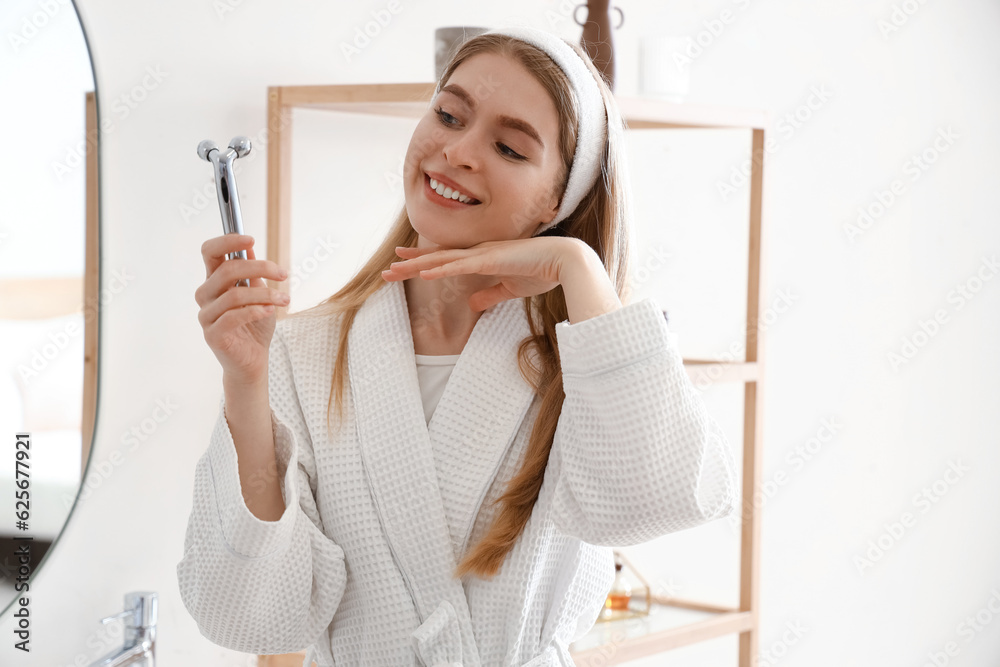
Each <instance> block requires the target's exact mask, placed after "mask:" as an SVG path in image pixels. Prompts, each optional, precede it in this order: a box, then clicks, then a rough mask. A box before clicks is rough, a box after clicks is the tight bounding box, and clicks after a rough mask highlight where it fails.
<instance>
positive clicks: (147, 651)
mask: <svg viewBox="0 0 1000 667" xmlns="http://www.w3.org/2000/svg"><path fill="white" fill-rule="evenodd" d="M119 618H123V619H124V622H125V643H124V645H123V646H122V647H121V648H120V649H118V650H116V651H112V652H111V653H109V654H107V655H106V656H104V657H103V658H101V659H100V660H98V661H97V662H93V663H91V664H90V667H125V665H129V666H130V667H156V593H149V592H144V591H136V592H132V593H126V594H125V611H123V612H120V613H118V614H115V615H114V616H108V617H107V618H102V619H101V623H105V624H107V623H110V622H111V621H114V620H117V619H119Z"/></svg>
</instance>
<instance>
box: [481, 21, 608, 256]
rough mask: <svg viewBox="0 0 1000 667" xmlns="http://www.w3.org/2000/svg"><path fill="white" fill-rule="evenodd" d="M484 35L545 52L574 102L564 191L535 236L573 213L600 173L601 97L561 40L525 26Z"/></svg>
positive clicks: (604, 132)
mask: <svg viewBox="0 0 1000 667" xmlns="http://www.w3.org/2000/svg"><path fill="white" fill-rule="evenodd" d="M484 34H501V35H508V36H510V37H514V38H517V39H519V40H522V41H525V42H527V43H529V44H531V45H533V46H537V47H538V48H539V49H541V50H542V51H544V52H545V53H547V54H548V55H549V57H550V58H552V60H553V61H555V63H556V64H557V65H558V66H559V67H560V69H562V71H563V72H564V73H565V74H566V78H568V79H569V83H570V86H571V87H572V88H573V93H574V94H575V95H576V99H577V102H578V109H579V116H580V121H579V130H578V132H577V138H576V151H575V153H574V154H573V163H572V164H571V165H570V169H569V181H568V182H567V183H566V192H565V193H564V194H563V198H562V203H561V205H560V206H559V211H558V212H557V213H556V216H555V217H554V218H552V220H550V221H549V222H547V223H545V224H544V225H542V226H541V227H539V228H538V230H537V231H536V232H535V235H536V236H537V235H538V234H541V233H542V232H544V231H545V230H547V229H549V228H550V227H553V226H555V225H556V224H557V223H559V222H561V221H562V220H564V219H565V218H566V217H567V216H569V214H570V213H572V212H573V211H575V210H576V207H577V206H579V205H580V202H581V201H583V198H584V196H586V194H587V192H589V191H590V189H591V188H592V187H594V183H595V182H596V181H597V177H598V175H599V174H600V173H601V158H602V157H603V156H604V146H605V143H606V142H607V120H606V117H605V114H606V113H607V111H606V109H605V107H604V98H603V97H602V96H601V90H600V88H598V87H597V81H595V80H594V75H593V74H591V72H590V69H589V68H588V67H587V65H586V63H584V62H583V60H582V59H581V58H580V55H579V54H578V53H577V52H576V51H574V50H573V48H572V47H571V46H570V45H569V44H568V43H567V42H566V41H565V40H563V39H562V38H561V37H558V36H557V35H553V34H552V33H550V32H546V31H544V30H540V29H538V28H532V27H529V26H515V27H507V28H498V29H495V30H489V31H487V32H486V33H484Z"/></svg>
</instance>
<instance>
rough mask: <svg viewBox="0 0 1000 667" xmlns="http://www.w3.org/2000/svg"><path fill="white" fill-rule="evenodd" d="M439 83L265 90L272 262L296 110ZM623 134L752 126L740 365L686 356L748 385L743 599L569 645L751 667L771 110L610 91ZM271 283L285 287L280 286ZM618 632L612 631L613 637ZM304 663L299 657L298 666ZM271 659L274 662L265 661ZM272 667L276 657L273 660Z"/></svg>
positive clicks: (397, 94) (427, 91)
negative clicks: (692, 647)
mask: <svg viewBox="0 0 1000 667" xmlns="http://www.w3.org/2000/svg"><path fill="white" fill-rule="evenodd" d="M434 89H435V84H434V83H433V82H431V83H376V84H342V85H328V86H327V85H321V86H272V87H270V88H268V129H269V135H268V157H267V160H268V202H267V215H268V219H267V224H268V236H267V252H268V259H270V260H272V261H274V262H277V263H278V264H281V265H282V266H288V265H289V264H290V262H289V259H290V257H289V255H290V248H291V133H292V126H293V116H292V111H293V110H294V109H297V108H298V109H315V110H325V111H333V112H340V113H352V114H366V115H375V116H392V117H397V118H411V119H417V118H419V117H421V116H422V115H423V114H425V113H426V112H427V108H428V104H429V102H430V100H431V99H432V97H433V94H434ZM615 99H616V101H617V102H618V106H619V108H620V109H621V112H622V116H623V117H624V119H625V122H626V125H627V126H628V129H629V130H640V129H677V128H684V129H698V128H701V129H746V130H749V131H750V155H751V160H750V178H749V182H750V188H749V198H750V212H749V243H748V248H747V258H748V262H747V301H746V304H747V310H746V322H747V328H746V334H745V340H744V341H741V342H743V343H744V349H745V350H746V353H745V356H746V360H745V361H730V360H721V359H685V360H684V369H685V371H687V373H688V376H689V377H690V378H691V380H692V382H693V383H694V384H695V386H699V387H700V386H706V385H708V384H712V383H717V382H742V383H744V403H743V470H742V497H741V499H740V503H739V507H740V510H739V511H740V515H741V521H742V525H741V530H740V604H739V608H737V609H727V608H723V607H717V606H714V605H709V604H704V603H699V602H693V601H683V600H677V599H674V598H671V599H663V598H659V597H657V596H653V598H652V599H653V602H654V604H653V609H652V610H651V613H650V615H649V616H647V617H644V618H634V619H627V620H621V621H610V622H607V623H599V624H597V625H596V626H595V627H594V628H593V629H592V630H591V632H590V633H588V634H587V635H586V636H585V637H583V638H582V639H581V640H579V641H577V642H574V644H573V645H572V646H571V650H572V651H573V653H574V660H575V661H576V662H577V664H580V665H593V664H616V663H620V662H625V661H627V660H634V659H636V658H641V657H645V656H650V655H655V654H657V653H661V652H663V651H667V650H670V649H672V648H676V647H679V646H685V645H688V644H693V643H695V642H699V641H703V640H706V639H711V638H714V637H720V636H723V635H727V634H732V633H738V634H739V667H750V666H751V665H752V664H756V658H757V654H758V641H759V638H758V604H759V591H760V587H759V572H760V512H759V510H758V508H757V507H756V505H755V503H754V495H755V493H756V490H757V489H758V488H759V487H760V484H761V469H762V458H763V456H762V455H763V449H762V443H763V435H762V434H763V431H762V424H761V417H762V415H763V407H762V403H761V397H760V387H761V382H762V379H763V371H764V359H763V345H762V343H763V339H764V332H763V331H760V330H759V329H758V327H757V323H758V321H759V316H760V304H761V301H762V296H763V295H762V294H761V286H762V284H763V276H764V273H763V269H764V267H765V265H766V263H765V262H764V248H765V243H764V235H763V231H764V230H763V225H762V222H763V199H764V180H763V171H764V153H765V151H764V146H765V132H766V128H767V127H768V126H769V125H770V121H771V114H770V112H768V111H766V110H760V109H742V108H731V107H717V106H704V105H692V104H677V103H673V102H666V101H661V100H653V99H646V98H639V97H623V96H616V97H615ZM271 286H272V287H274V288H276V289H279V290H287V288H288V285H287V284H286V283H281V284H274V285H271ZM616 633H617V634H616ZM300 663H301V658H300V662H299V663H297V664H300ZM268 664H271V663H268ZM274 664H277V663H274Z"/></svg>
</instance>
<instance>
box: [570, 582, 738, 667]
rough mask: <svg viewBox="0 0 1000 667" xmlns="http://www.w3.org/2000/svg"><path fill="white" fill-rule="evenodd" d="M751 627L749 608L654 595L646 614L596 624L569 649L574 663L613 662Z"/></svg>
mask: <svg viewBox="0 0 1000 667" xmlns="http://www.w3.org/2000/svg"><path fill="white" fill-rule="evenodd" d="M752 627H753V622H752V617H751V614H750V612H748V611H740V610H738V609H727V608H724V607H713V606H712V605H702V604H698V603H693V602H686V601H682V600H675V599H668V598H663V597H660V596H653V597H652V608H651V609H650V612H649V615H648V616H640V617H637V618H629V619H625V620H618V621H606V622H600V623H595V624H594V627H593V628H591V630H590V632H588V633H587V634H586V635H584V636H583V637H582V638H580V639H578V640H577V641H575V642H573V643H572V644H570V647H569V648H570V653H572V655H573V661H574V662H575V663H576V664H577V665H593V664H598V661H600V664H608V665H614V664H618V663H621V662H627V661H629V660H638V659H639V658H645V657H648V656H651V655H657V654H659V653H662V652H663V651H667V650H670V649H674V648H679V647H681V646H687V645H689V644H694V643H697V642H700V641H704V640H706V639H714V638H716V637H722V636H725V635H728V634H732V633H734V632H746V631H748V630H750V629H752Z"/></svg>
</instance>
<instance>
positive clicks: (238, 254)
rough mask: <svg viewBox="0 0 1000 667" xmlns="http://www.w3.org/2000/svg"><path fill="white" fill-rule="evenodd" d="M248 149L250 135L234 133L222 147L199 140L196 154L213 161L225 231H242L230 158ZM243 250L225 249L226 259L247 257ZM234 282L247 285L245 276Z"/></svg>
mask: <svg viewBox="0 0 1000 667" xmlns="http://www.w3.org/2000/svg"><path fill="white" fill-rule="evenodd" d="M249 153H250V138H249V137H233V140H232V141H230V142H229V146H228V147H227V148H226V149H225V150H224V151H223V150H220V149H219V146H218V144H216V143H215V142H214V141H209V140H208V139H206V140H205V141H202V142H201V143H199V144H198V157H200V158H201V159H202V160H207V161H209V162H211V163H212V167H213V169H214V171H215V193H216V194H217V195H218V198H219V212H220V213H221V214H222V229H223V230H224V231H225V233H226V234H242V233H243V215H242V214H241V213H240V195H239V192H238V191H237V190H236V175H235V174H234V173H233V161H234V160H236V158H240V157H244V156H246V155H248V154H249ZM246 258H247V251H246V250H237V251H235V252H231V253H228V254H227V255H226V259H246ZM236 284H237V285H242V286H243V287H249V286H250V280H249V279H248V278H242V279H240V280H238V281H236Z"/></svg>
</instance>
